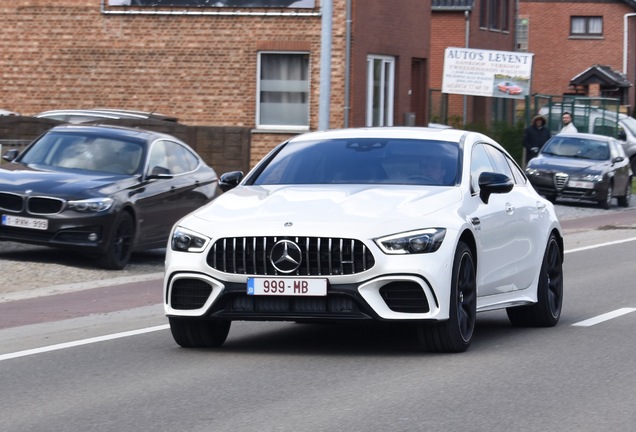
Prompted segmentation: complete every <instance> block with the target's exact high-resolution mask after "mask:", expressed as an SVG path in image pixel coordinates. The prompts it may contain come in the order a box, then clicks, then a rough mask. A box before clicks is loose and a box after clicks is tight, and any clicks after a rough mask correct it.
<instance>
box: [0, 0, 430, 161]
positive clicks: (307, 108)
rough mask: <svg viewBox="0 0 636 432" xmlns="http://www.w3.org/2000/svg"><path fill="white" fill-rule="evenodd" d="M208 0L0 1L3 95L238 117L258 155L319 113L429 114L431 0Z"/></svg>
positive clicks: (361, 122) (13, 99)
mask: <svg viewBox="0 0 636 432" xmlns="http://www.w3.org/2000/svg"><path fill="white" fill-rule="evenodd" d="M208 3H209V2H204V1H200V0H172V1H171V0H56V1H54V2H51V1H44V0H14V1H11V2H6V1H5V2H2V3H1V4H0V24H1V26H2V29H3V36H2V38H1V39H0V52H2V56H1V57H0V74H1V78H2V79H1V80H0V107H1V108H7V109H11V110H13V111H18V112H20V113H22V114H23V115H33V114H36V113H38V112H41V111H45V110H49V109H57V108H94V107H110V108H122V109H133V110H142V111H156V112H160V113H164V114H169V115H174V116H176V117H178V118H179V119H180V121H181V122H182V123H185V124H188V125H207V126H238V127H245V128H249V129H250V130H251V138H250V139H251V157H250V160H251V163H252V164H253V163H254V162H255V161H257V160H258V159H260V157H262V156H263V155H264V154H265V153H266V152H267V151H269V150H270V149H271V148H272V147H273V146H274V145H276V144H277V143H279V142H281V141H283V140H284V139H285V138H287V137H288V136H290V135H293V134H297V133H300V132H304V131H308V130H315V129H317V128H318V127H319V123H320V121H322V124H325V123H326V124H327V125H328V127H330V128H338V127H345V126H365V125H400V124H404V123H405V122H408V123H410V124H420V125H421V124H426V122H427V116H428V111H427V110H428V107H427V102H426V94H427V92H428V68H429V64H428V60H429V42H430V41H429V31H430V18H431V3H430V0H396V1H390V2H389V1H386V0H303V1H284V0H280V1H265V0H263V1H262V2H261V4H262V5H268V6H262V7H254V6H241V5H243V4H246V2H243V1H240V0H225V1H219V2H215V4H217V5H218V4H221V3H223V4H225V6H215V7H211V6H206V4H208ZM255 3H258V2H254V1H252V2H248V4H250V5H254V4H255ZM157 5H160V6H157ZM233 5H234V6H233ZM272 5H275V6H272ZM325 6H328V7H327V8H325ZM325 11H327V12H325ZM326 13H330V14H331V17H329V16H326ZM325 29H328V30H325ZM329 30H330V31H329ZM325 41H328V42H329V44H328V45H325V47H323V44H325ZM326 47H330V50H331V55H330V56H329V57H328V61H329V63H330V64H329V67H328V68H327V69H326V70H327V71H328V73H327V74H324V75H328V76H322V75H323V73H321V70H322V69H324V68H321V64H323V65H324V61H323V60H322V59H321V55H322V54H323V48H324V49H326ZM327 78H328V79H327ZM326 82H330V85H329V86H327V87H325V83H326ZM325 89H326V90H328V91H329V94H328V95H326V96H325ZM321 92H322V95H323V99H322V105H321ZM320 115H323V118H322V119H321V118H320ZM324 117H326V118H324Z"/></svg>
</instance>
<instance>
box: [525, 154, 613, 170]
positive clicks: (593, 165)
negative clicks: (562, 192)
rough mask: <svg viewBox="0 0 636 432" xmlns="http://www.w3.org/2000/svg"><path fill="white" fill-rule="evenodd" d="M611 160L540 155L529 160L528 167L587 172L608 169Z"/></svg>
mask: <svg viewBox="0 0 636 432" xmlns="http://www.w3.org/2000/svg"><path fill="white" fill-rule="evenodd" d="M609 166H610V163H609V161H594V160H590V159H577V158H564V157H554V156H545V155H539V157H536V158H534V159H532V160H531V161H530V162H528V168H530V169H538V170H542V171H560V172H564V173H567V174H585V173H598V172H603V171H607V170H608V167H609Z"/></svg>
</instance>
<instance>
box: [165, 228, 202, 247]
mask: <svg viewBox="0 0 636 432" xmlns="http://www.w3.org/2000/svg"><path fill="white" fill-rule="evenodd" d="M209 240H210V239H209V238H208V237H205V236H202V235H201V234H197V233H195V232H193V231H190V230H188V229H185V228H183V227H177V229H175V230H174V233H172V239H171V240H170V246H171V247H172V250H174V251H179V252H193V253H196V252H202V251H203V249H205V245H206V244H207V243H208V241H209Z"/></svg>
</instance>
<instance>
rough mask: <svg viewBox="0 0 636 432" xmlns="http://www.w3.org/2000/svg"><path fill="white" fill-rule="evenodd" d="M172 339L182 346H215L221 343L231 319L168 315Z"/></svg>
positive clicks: (228, 330)
mask: <svg viewBox="0 0 636 432" xmlns="http://www.w3.org/2000/svg"><path fill="white" fill-rule="evenodd" d="M168 321H169V322H170V331H171V332H172V337H173V339H174V341H175V342H176V343H177V344H178V345H179V346H182V347H183V348H216V347H220V346H221V345H223V343H224V342H225V339H227V335H228V333H229V332H230V325H231V324H232V321H225V320H206V319H191V318H180V317H169V318H168Z"/></svg>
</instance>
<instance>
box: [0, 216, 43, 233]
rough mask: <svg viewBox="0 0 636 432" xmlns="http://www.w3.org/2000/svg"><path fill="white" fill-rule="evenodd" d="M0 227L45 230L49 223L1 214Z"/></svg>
mask: <svg viewBox="0 0 636 432" xmlns="http://www.w3.org/2000/svg"><path fill="white" fill-rule="evenodd" d="M2 225H4V226H10V227H16V228H29V229H36V230H46V229H48V227H49V221H48V220H47V219H36V218H27V217H22V216H10V215H4V214H3V215H2Z"/></svg>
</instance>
